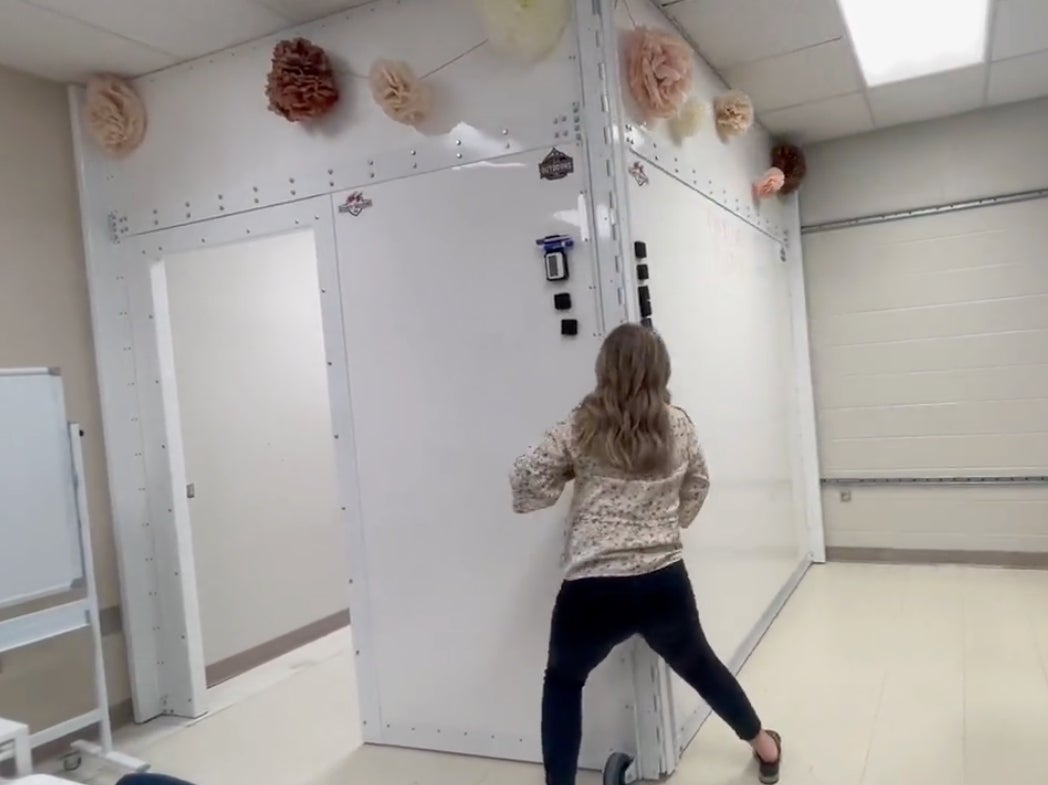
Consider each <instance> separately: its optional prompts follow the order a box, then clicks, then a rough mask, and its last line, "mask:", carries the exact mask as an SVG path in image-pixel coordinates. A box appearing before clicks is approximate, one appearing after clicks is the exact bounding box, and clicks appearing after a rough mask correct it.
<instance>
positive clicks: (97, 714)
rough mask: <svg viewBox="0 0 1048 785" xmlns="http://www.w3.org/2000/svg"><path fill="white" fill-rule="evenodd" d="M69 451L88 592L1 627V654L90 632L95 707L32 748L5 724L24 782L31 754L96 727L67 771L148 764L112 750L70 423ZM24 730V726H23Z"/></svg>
mask: <svg viewBox="0 0 1048 785" xmlns="http://www.w3.org/2000/svg"><path fill="white" fill-rule="evenodd" d="M69 451H70V460H71V462H72V464H73V481H74V483H75V484H76V488H75V491H76V512H77V519H78V532H79V536H80V558H81V560H82V564H83V575H84V591H85V594H86V596H85V597H84V598H83V599H78V600H75V601H73V602H70V603H65V604H63V605H59V606H56V607H54V608H48V609H47V610H43V611H39V612H37V613H30V614H24V615H22V616H16V617H14V618H13V619H9V620H8V621H5V622H0V652H3V651H9V650H12V649H17V648H22V647H24V646H30V645H33V644H35V643H40V642H43V641H46V640H50V639H52V638H57V637H59V636H61V635H66V634H68V633H71V632H77V631H79V630H82V629H84V628H87V629H89V630H90V631H91V644H92V654H93V658H94V682H95V685H94V686H95V708H94V709H93V710H91V711H89V712H87V713H86V714H82V715H80V716H79V717H74V718H72V719H70V720H67V721H65V722H62V723H59V724H58V725H54V726H52V727H50V728H45V729H43V730H40V731H37V732H36V733H34V734H32V735H31V736H29V739H28V745H27V744H26V742H25V740H24V737H23V736H22V734H21V733H20V732H16V731H18V728H15V727H14V726H15V725H17V723H8V722H6V721H3V720H0V731H3V730H4V729H5V728H6V727H7V725H10V726H11V732H12V734H13V735H12V738H11V739H7V738H4V737H0V760H4V759H6V758H8V757H14V758H15V767H16V771H17V773H18V776H19V777H22V776H28V775H29V774H31V771H29V769H31V768H32V760H31V753H30V751H31V750H32V749H35V748H37V747H40V746H41V745H44V744H48V743H51V742H54V741H57V740H58V739H61V738H64V737H66V736H68V735H70V734H72V733H76V732H77V731H81V730H83V729H85V728H89V727H91V726H94V725H97V726H98V733H99V740H98V742H97V743H95V742H89V741H82V740H80V741H74V742H73V743H72V744H71V747H72V750H73V752H72V753H69V754H67V755H64V756H62V760H63V763H64V765H65V767H66V769H67V770H74V769H76V768H78V767H79V766H80V763H81V761H82V759H83V757H85V756H87V757H92V758H97V759H99V760H102V761H104V762H105V763H107V764H109V765H111V766H114V767H116V768H117V769H118V770H121V771H128V772H133V773H139V772H143V771H147V770H148V769H149V764H147V763H146V762H145V761H141V760H138V759H137V758H133V757H131V756H129V755H124V754H122V753H119V752H117V751H116V750H115V749H114V748H113V727H112V723H111V720H110V718H109V690H108V689H107V687H106V674H105V659H104V657H103V648H102V627H101V620H100V614H99V608H98V587H97V585H96V583H95V564H94V553H93V550H92V547H91V521H90V517H89V515H88V510H87V491H86V488H85V485H84V456H83V450H82V447H81V431H80V425H79V424H78V423H70V424H69ZM23 727H24V726H23ZM5 741H9V742H13V746H14V750H13V752H12V753H5V752H4V751H3V742H5Z"/></svg>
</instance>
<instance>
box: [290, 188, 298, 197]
mask: <svg viewBox="0 0 1048 785" xmlns="http://www.w3.org/2000/svg"><path fill="white" fill-rule="evenodd" d="M296 193H298V192H297V191H296V190H295V189H294V188H292V189H291V195H292V196H294V195H295V194H296Z"/></svg>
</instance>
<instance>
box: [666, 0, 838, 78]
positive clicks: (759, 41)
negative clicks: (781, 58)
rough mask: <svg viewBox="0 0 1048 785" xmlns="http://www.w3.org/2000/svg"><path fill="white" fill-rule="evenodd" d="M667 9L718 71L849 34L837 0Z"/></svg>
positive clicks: (742, 1) (724, 1)
mask: <svg viewBox="0 0 1048 785" xmlns="http://www.w3.org/2000/svg"><path fill="white" fill-rule="evenodd" d="M663 5H664V6H665V10H666V12H667V13H668V14H669V15H670V16H672V17H673V18H674V19H676V20H677V22H678V23H679V24H680V25H681V27H683V28H684V29H685V30H686V31H687V33H688V35H689V36H690V37H691V39H692V40H693V41H694V42H695V44H696V46H698V48H699V51H700V52H702V56H703V57H705V58H706V59H707V60H708V61H709V62H710V64H711V65H713V66H714V67H716V68H726V67H728V66H732V65H738V64H739V63H748V62H752V61H754V60H763V59H765V58H768V57H774V56H775V55H781V54H786V53H787V52H793V51H796V50H798V49H804V48H805V47H809V46H814V45H815V44H821V43H823V42H825V41H830V40H833V39H835V38H840V37H841V36H843V35H844V20H843V19H842V18H841V14H840V11H839V10H838V8H837V3H836V0H680V2H674V3H668V4H667V3H663Z"/></svg>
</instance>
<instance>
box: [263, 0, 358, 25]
mask: <svg viewBox="0 0 1048 785" xmlns="http://www.w3.org/2000/svg"><path fill="white" fill-rule="evenodd" d="M254 2H256V3H258V4H259V5H263V6H266V7H268V8H271V9H272V10H274V11H276V12H277V13H278V14H281V15H282V16H286V17H287V18H288V19H293V20H295V21H296V22H312V21H313V20H314V19H320V18H321V17H323V16H328V15H329V14H335V13H338V12H339V11H345V10H346V9H347V8H353V7H355V6H360V5H367V4H368V3H373V2H375V0H254Z"/></svg>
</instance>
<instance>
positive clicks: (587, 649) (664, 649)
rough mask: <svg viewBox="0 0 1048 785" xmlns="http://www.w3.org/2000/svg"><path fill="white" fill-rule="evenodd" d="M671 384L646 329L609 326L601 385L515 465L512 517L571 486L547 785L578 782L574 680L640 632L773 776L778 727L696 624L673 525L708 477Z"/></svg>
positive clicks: (692, 509) (550, 693) (577, 683)
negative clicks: (770, 727)
mask: <svg viewBox="0 0 1048 785" xmlns="http://www.w3.org/2000/svg"><path fill="white" fill-rule="evenodd" d="M669 379H670V358H669V354H668V352H667V351H666V346H665V344H664V343H663V341H662V339H661V338H659V336H658V335H657V334H656V333H655V332H654V331H653V330H650V329H648V328H646V327H641V326H639V325H635V324H627V325H623V326H621V327H619V328H617V329H616V330H614V331H613V332H612V333H611V334H610V335H609V336H608V337H607V339H606V340H605V342H604V346H603V347H602V348H601V351H600V355H599V357H598V358H597V387H596V389H595V390H594V391H593V392H592V393H590V394H589V395H588V396H586V398H585V399H584V400H583V401H582V403H581V404H580V405H579V407H578V408H577V409H576V410H575V412H574V413H573V414H572V415H571V417H569V418H568V419H567V420H566V421H564V422H562V423H560V424H558V425H556V426H554V427H553V429H552V430H550V431H549V432H548V433H547V434H546V437H545V438H544V439H543V441H542V443H541V444H539V445H538V446H537V447H535V448H533V449H532V450H530V451H529V452H528V453H526V454H525V455H523V456H521V457H520V458H518V459H517V461H516V463H515V464H514V466H513V472H512V476H511V485H512V488H513V507H514V510H515V511H516V512H519V513H526V512H533V511H535V510H541V509H545V508H547V507H550V506H552V505H553V504H555V503H556V502H557V500H558V499H559V498H560V496H561V493H562V492H563V490H564V486H565V485H566V484H567V483H568V481H570V480H574V481H575V488H574V495H573V498H572V504H571V513H570V529H569V533H568V539H567V547H566V551H565V562H566V566H567V571H566V578H565V581H564V584H563V586H562V587H561V590H560V594H559V596H558V597H557V602H556V605H555V607H554V609H553V622H552V631H551V634H550V646H549V664H548V666H547V669H546V681H545V687H544V690H543V695H542V755H543V760H544V763H545V767H546V783H547V785H573V783H574V782H575V772H576V768H577V766H578V757H579V745H580V743H581V740H582V689H583V686H584V685H585V683H586V679H587V678H588V677H589V674H590V673H591V672H592V671H593V669H594V668H596V667H597V665H599V664H600V663H601V661H602V660H604V658H605V657H607V656H608V654H610V653H611V650H612V649H613V648H614V647H615V646H617V645H618V644H620V643H622V642H623V641H625V640H627V639H628V638H630V637H631V636H633V635H635V634H639V635H641V636H642V637H643V638H644V639H645V640H646V641H647V642H648V644H649V645H650V646H651V647H652V649H654V650H655V651H656V652H657V653H658V654H659V655H660V656H662V657H663V658H664V659H665V660H666V662H667V663H668V664H669V666H670V667H671V668H673V670H674V671H676V672H677V673H678V674H679V675H680V677H681V678H683V679H684V680H685V681H686V682H688V684H690V685H691V686H692V687H693V688H694V689H696V690H697V691H698V692H699V694H700V695H701V696H702V697H703V698H704V699H705V701H706V702H707V703H708V704H709V705H710V708H711V709H713V711H714V712H715V713H716V714H717V715H718V716H719V717H720V718H721V719H723V720H724V721H725V722H727V723H728V724H729V725H730V726H731V728H732V729H733V730H734V731H735V733H736V734H738V736H739V738H741V739H743V740H744V741H746V742H748V743H749V744H750V746H751V747H752V748H753V752H754V756H755V757H756V759H757V762H758V764H759V768H760V781H761V782H762V783H767V784H769V785H770V784H771V783H776V782H778V781H779V761H780V759H781V757H782V742H781V739H780V738H779V735H778V734H777V733H775V732H774V731H767V730H764V729H763V728H762V727H761V722H760V720H759V719H758V717H757V714H756V712H754V710H753V707H752V706H751V705H750V702H749V699H748V698H747V697H746V694H745V693H744V692H743V691H742V688H741V687H740V686H739V683H738V681H736V679H735V677H734V676H733V675H732V674H731V672H730V671H729V670H728V669H727V668H726V667H725V666H724V664H723V663H722V662H721V661H720V660H718V659H717V655H716V654H715V653H714V652H713V650H712V649H711V648H710V645H709V643H708V642H707V641H706V636H705V635H704V634H703V631H702V627H701V626H700V624H699V613H698V610H697V608H696V605H695V596H694V594H693V592H692V588H691V583H690V581H689V579H688V574H687V572H686V570H685V568H684V561H683V559H684V551H683V546H682V544H681V529H684V528H687V527H688V526H689V525H690V524H691V523H692V521H694V520H695V517H696V516H697V515H698V514H699V510H700V509H701V508H702V504H703V502H704V501H705V499H706V494H707V491H708V489H709V478H708V475H707V473H706V462H705V459H704V458H703V454H702V450H701V449H700V447H699V442H698V438H697V437H696V434H695V427H694V426H693V425H692V422H691V420H690V419H689V418H688V415H687V414H685V412H684V410H682V409H678V408H676V407H674V406H671V405H670V403H669V401H670V395H669V391H668V390H667V384H668V383H669Z"/></svg>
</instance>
